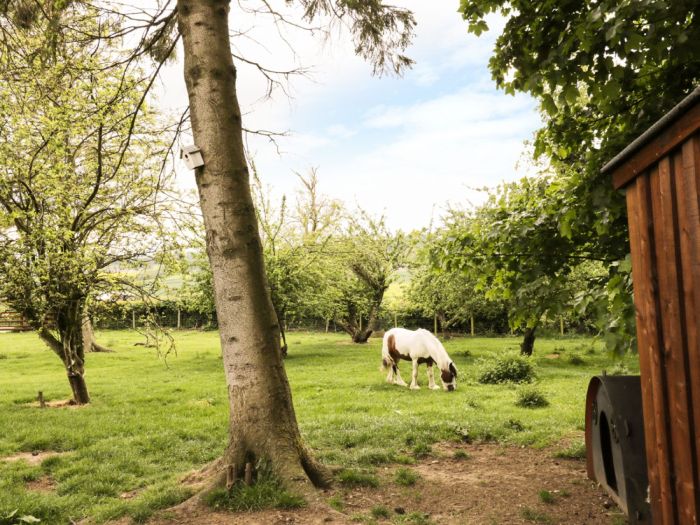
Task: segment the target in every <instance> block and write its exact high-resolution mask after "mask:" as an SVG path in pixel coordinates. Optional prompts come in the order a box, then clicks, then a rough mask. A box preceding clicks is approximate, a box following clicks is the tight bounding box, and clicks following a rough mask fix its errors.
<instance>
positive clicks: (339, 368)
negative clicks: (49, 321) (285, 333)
mask: <svg viewBox="0 0 700 525" xmlns="http://www.w3.org/2000/svg"><path fill="white" fill-rule="evenodd" d="M97 335H98V340H101V341H105V342H109V345H110V346H111V347H113V348H114V349H115V350H116V353H114V354H89V355H88V356H87V364H86V370H87V373H86V380H87V384H88V389H89V390H90V394H91V396H92V399H93V403H92V404H91V405H90V406H88V407H85V408H80V409H70V408H52V409H44V410H42V409H38V408H34V407H31V406H29V405H28V403H31V402H33V401H34V400H35V399H36V396H37V392H38V391H39V390H41V391H43V392H44V396H45V397H46V399H47V400H49V401H54V400H61V399H67V398H68V397H69V395H70V389H69V387H68V382H67V379H66V377H65V371H64V369H63V366H62V364H61V362H60V361H59V360H58V359H57V358H56V357H55V355H53V354H51V353H50V351H49V350H47V349H46V348H45V347H44V345H43V344H42V343H41V342H40V341H39V339H38V338H37V337H36V336H35V335H33V334H0V355H3V356H5V357H3V358H2V364H0V457H4V456H9V455H11V454H14V453H17V452H21V451H24V452H31V451H40V450H48V451H58V452H66V454H63V455H59V456H55V457H53V458H49V459H47V460H45V461H44V462H43V463H42V464H41V465H36V466H30V465H28V464H26V463H24V462H13V463H9V462H0V515H7V514H9V513H10V512H12V511H14V510H15V509H18V512H19V513H21V514H28V515H34V516H37V517H38V518H41V519H42V520H43V522H44V523H51V524H63V523H69V517H70V518H72V519H73V520H75V521H79V520H80V519H81V518H83V517H87V516H90V517H91V518H92V519H93V520H94V521H95V522H98V523H101V522H104V521H107V520H110V519H118V518H120V517H122V516H131V517H132V518H135V519H137V520H141V521H143V520H144V519H146V518H147V517H148V516H150V515H151V514H152V513H153V512H154V511H156V510H158V509H163V508H167V507H170V506H172V505H175V504H177V503H178V502H180V501H183V500H184V499H186V498H187V497H189V496H190V491H189V490H187V489H185V488H183V487H182V485H181V484H180V482H179V480H180V479H181V478H182V476H183V475H184V474H186V473H187V472H189V471H191V470H194V469H198V468H201V467H202V466H203V465H204V464H206V463H208V462H209V461H211V460H213V459H215V458H216V457H217V456H219V455H220V454H221V453H222V451H223V450H224V447H225V445H226V429H227V422H228V401H227V398H226V384H225V381H224V374H223V365H222V360H221V352H220V348H219V340H218V334H217V333H216V332H196V331H183V332H175V333H174V336H175V339H176V341H177V355H176V356H171V357H170V358H169V359H168V364H167V366H166V365H165V364H164V363H163V361H162V360H159V359H158V357H157V355H156V352H155V351H154V350H153V349H145V348H143V347H140V346H134V343H136V342H139V341H141V338H140V336H139V335H138V334H136V333H134V332H130V331H110V332H98V334H97ZM290 340H291V342H292V344H291V345H290V355H289V357H288V359H287V360H286V362H285V364H286V367H287V371H288V374H289V380H290V384H291V387H292V392H293V396H294V403H295V408H296V413H297V417H298V419H299V425H300V427H301V431H302V434H303V436H304V438H305V440H306V442H307V444H308V445H309V446H310V447H311V448H312V449H313V450H314V452H315V454H316V456H317V457H318V458H320V459H321V460H322V461H324V462H325V463H327V464H329V465H332V466H337V467H341V468H344V469H345V470H346V471H348V472H354V473H355V474H357V473H363V475H366V476H369V477H372V476H373V474H371V473H367V469H373V468H375V467H376V466H377V465H381V464H386V463H401V464H411V463H413V462H414V461H415V458H417V457H424V456H425V455H427V454H432V452H431V451H432V445H433V444H434V443H435V442H439V441H454V442H460V443H464V442H469V441H475V442H478V441H480V440H495V441H499V442H504V443H513V444H519V445H534V446H538V447H542V446H546V445H552V444H554V443H557V442H558V441H559V440H561V439H562V438H564V437H566V438H567V439H568V438H570V437H572V436H576V437H580V436H581V429H582V428H583V422H584V412H583V409H584V401H585V394H586V387H587V384H588V381H589V380H590V377H591V376H592V375H597V374H600V372H601V370H603V369H612V368H613V367H614V366H617V367H618V368H622V367H623V366H624V367H625V370H630V371H631V372H632V373H635V372H636V371H637V370H638V362H637V360H636V357H635V356H628V357H625V358H624V360H623V361H622V362H621V364H619V365H617V364H616V363H617V361H614V360H613V359H611V358H610V357H609V356H608V355H607V354H606V353H605V351H604V350H602V345H599V344H597V343H596V351H595V352H594V353H593V354H588V353H586V358H585V364H582V365H572V364H570V363H569V362H568V361H567V360H566V359H565V357H564V356H566V355H569V354H572V353H582V352H583V351H584V350H582V349H585V348H590V347H591V345H592V342H591V339H590V338H571V339H561V338H557V339H551V340H548V339H538V340H537V346H536V348H535V356H534V357H533V358H531V359H530V362H531V363H532V364H533V365H534V366H535V368H536V370H537V387H538V388H542V389H543V390H545V391H546V392H547V399H548V400H549V402H550V405H549V406H546V407H543V408H538V409H537V410H531V409H526V408H520V407H518V406H516V405H515V402H516V400H517V394H518V390H519V388H520V387H519V386H517V385H513V384H510V383H504V384H495V385H482V384H480V383H478V381H477V379H478V375H479V370H478V365H477V363H482V362H483V363H486V364H488V363H489V362H490V363H491V364H495V362H496V359H497V357H498V356H500V355H503V353H504V352H510V353H512V352H516V351H517V348H518V343H519V340H518V339H516V338H455V339H451V340H449V341H447V342H446V343H445V346H446V348H447V351H448V352H449V353H450V355H451V356H452V357H453V359H454V360H455V363H456V364H457V367H458V368H459V371H460V376H459V381H458V386H457V390H456V391H455V392H450V393H448V392H445V391H442V390H441V391H431V390H429V389H427V388H425V387H426V386H427V378H426V372H425V367H421V369H420V375H419V383H420V384H421V386H422V387H424V388H422V389H421V390H418V391H411V390H408V389H406V388H400V387H397V386H394V385H389V384H387V383H385V382H384V377H385V376H384V375H383V374H380V373H379V372H378V366H379V361H380V345H381V341H380V340H378V339H371V340H370V343H369V344H368V345H361V346H360V345H351V344H347V343H348V339H347V337H346V336H344V335H341V334H332V333H331V334H308V333H298V332H293V333H292V334H290ZM555 348H558V350H559V351H560V352H562V349H563V352H562V358H559V359H548V358H546V357H545V356H547V355H548V354H552V351H553V350H554V349H555ZM401 368H402V370H403V371H404V372H405V373H409V370H410V363H409V364H408V366H407V365H406V364H404V363H402V364H401ZM516 423H517V424H516ZM436 450H437V449H436ZM581 450H582V449H581V447H580V444H579V442H576V444H575V445H572V447H571V449H570V450H568V449H565V450H563V451H562V452H561V454H563V456H562V457H567V456H568V455H570V456H571V457H580V454H581ZM355 474H347V476H349V477H348V480H350V479H351V478H352V477H353V476H355ZM42 475H49V476H50V477H51V478H52V479H53V480H54V482H55V484H56V490H55V491H49V492H32V491H29V490H27V489H26V487H25V484H26V482H27V481H29V480H31V479H36V478H37V477H40V476H42ZM375 479H376V477H375ZM348 482H350V481H348ZM350 483H352V482H350ZM125 495H126V496H125ZM3 513H4V514H3Z"/></svg>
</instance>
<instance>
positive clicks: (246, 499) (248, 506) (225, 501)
mask: <svg viewBox="0 0 700 525" xmlns="http://www.w3.org/2000/svg"><path fill="white" fill-rule="evenodd" d="M204 503H206V504H207V505H208V506H209V507H211V508H213V509H218V510H229V511H234V512H236V511H252V510H262V509H271V508H274V509H298V508H301V507H304V506H305V505H306V502H305V501H304V498H302V497H301V496H298V495H296V494H292V493H291V492H289V491H288V490H287V489H286V488H285V487H284V486H283V485H282V483H281V482H280V481H279V480H278V479H277V478H276V477H275V476H274V475H273V474H272V472H271V470H270V468H269V467H267V465H263V466H262V468H259V470H258V479H257V480H256V481H255V483H254V484H252V485H246V484H245V483H243V482H240V481H239V482H238V483H237V484H236V485H234V486H233V488H232V490H231V491H230V492H229V491H228V490H226V489H225V488H220V489H214V490H212V491H211V492H209V493H208V494H206V495H205V496H204Z"/></svg>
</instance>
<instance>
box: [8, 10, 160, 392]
mask: <svg viewBox="0 0 700 525" xmlns="http://www.w3.org/2000/svg"><path fill="white" fill-rule="evenodd" d="M10 14H15V15H16V13H12V12H10ZM3 15H4V14H3V13H0V19H2V16H3ZM49 15H50V16H49ZM8 16H9V15H8ZM96 16H97V13H96V12H94V11H93V10H92V9H91V8H88V7H83V6H79V7H65V9H63V10H60V9H57V10H55V11H54V10H53V9H52V10H50V13H49V14H47V15H46V16H44V17H40V16H38V15H37V17H36V19H35V20H33V21H32V23H31V24H25V25H24V26H22V27H23V29H22V30H21V34H19V33H18V35H16V36H18V38H17V40H16V41H17V42H20V43H21V45H22V46H23V47H16V48H13V49H10V50H5V51H7V52H6V53H4V54H1V55H0V166H1V167H2V168H1V169H2V176H0V297H3V300H4V301H5V302H7V303H8V304H9V305H11V306H12V308H14V309H15V310H17V311H18V312H20V313H21V314H22V315H23V316H24V318H25V319H26V320H27V321H28V323H29V324H30V325H31V326H32V327H33V328H34V329H35V330H37V332H38V334H39V336H40V337H41V339H42V340H43V341H44V342H45V343H46V344H47V345H48V346H49V348H50V349H51V350H53V351H54V353H55V354H56V355H57V356H58V357H59V358H60V359H61V361H62V362H63V364H64V366H65V369H66V373H67V375H68V380H69V382H70V385H71V389H72V392H73V400H74V401H75V402H76V403H87V402H89V399H90V397H89V394H88V389H87V385H86V383H85V379H84V376H83V374H84V365H85V352H86V346H87V347H88V348H90V347H91V346H92V339H91V336H92V330H91V326H88V325H87V324H86V319H87V318H86V306H87V304H88V300H89V298H91V297H92V298H94V297H98V296H100V295H102V294H109V293H112V292H113V291H114V290H115V289H119V288H124V287H130V286H134V283H133V282H129V279H128V275H127V274H125V273H116V272H115V271H114V270H115V269H116V268H118V267H121V268H124V267H126V266H128V265H130V264H132V263H134V264H139V263H141V262H144V261H146V260H148V259H150V258H152V257H153V256H155V254H156V252H157V251H158V250H159V248H160V247H161V244H160V243H159V242H158V233H159V230H160V226H161V224H160V219H161V213H162V212H163V211H164V200H165V197H164V194H163V190H164V187H165V185H166V184H167V180H166V179H165V178H163V174H162V165H161V164H162V159H163V158H164V152H165V149H166V148H165V146H164V145H163V144H162V142H161V141H160V140H159V139H158V133H159V131H160V130H157V129H156V127H155V121H154V120H153V118H152V117H147V116H143V118H137V117H139V116H140V115H142V111H143V109H144V108H143V102H144V101H143V98H142V92H141V91H140V88H141V86H142V83H143V81H142V80H141V78H140V77H139V76H138V73H139V72H138V70H134V69H130V68H129V67H128V66H122V67H121V68H113V67H108V66H107V64H108V63H109V64H111V63H112V60H114V59H115V54H116V51H115V50H114V48H112V47H110V45H108V44H106V43H105V42H102V41H97V42H94V43H90V42H89V41H86V40H85V35H86V34H100V31H103V30H104V29H103V27H102V26H100V25H98V24H97V23H96V21H95V19H96ZM52 24H53V25H52ZM49 26H51V27H49ZM56 27H60V28H62V29H61V32H60V34H59V33H56V32H55V31H58V30H57V29H56ZM47 34H52V35H53V37H54V39H52V40H51V42H50V43H51V45H49V46H45V45H43V44H44V43H45V37H46V35H47ZM87 339H90V340H89V341H88V340H87Z"/></svg>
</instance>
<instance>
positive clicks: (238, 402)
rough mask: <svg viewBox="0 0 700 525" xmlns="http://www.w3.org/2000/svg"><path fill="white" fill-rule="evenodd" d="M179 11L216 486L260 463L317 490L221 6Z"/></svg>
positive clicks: (318, 473)
mask: <svg viewBox="0 0 700 525" xmlns="http://www.w3.org/2000/svg"><path fill="white" fill-rule="evenodd" d="M177 10H178V25H179V29H180V34H181V35H182V38H183V44H184V62H185V65H184V74H185V82H186V85H187V92H188V95H189V102H190V115H191V122H192V133H193V136H194V140H195V144H196V145H197V146H198V147H199V148H200V149H201V152H202V155H203V158H204V166H202V167H199V168H196V171H195V178H196V181H197V188H198V190H199V199H200V205H201V208H202V215H203V218H204V226H205V231H206V246H207V255H208V257H209V262H210V264H211V268H212V276H213V279H212V280H213V285H214V299H215V304H216V312H217V318H218V322H219V335H220V338H221V346H222V353H223V361H224V369H225V375H226V383H227V386H228V392H229V408H230V416H229V443H228V446H227V448H226V451H225V452H224V457H223V460H222V461H221V462H219V468H218V469H217V472H216V476H215V484H217V485H223V484H224V483H225V479H226V470H227V465H231V466H232V467H233V468H234V469H235V471H236V474H237V477H238V479H240V478H242V477H243V476H244V469H245V464H246V463H248V462H250V463H253V464H255V462H256V461H257V460H260V459H263V460H267V461H269V463H270V465H271V467H272V468H273V469H274V471H275V473H276V474H277V476H278V477H279V478H280V479H282V480H283V482H287V483H288V484H294V485H296V486H297V487H299V488H301V487H304V488H306V487H309V483H308V481H309V480H311V482H312V483H314V484H315V485H317V486H322V485H325V484H326V482H327V479H328V477H327V474H326V471H325V469H323V468H322V467H321V466H320V465H319V464H318V463H316V462H315V460H314V459H313V458H312V457H311V455H310V454H309V452H308V451H307V449H306V448H305V447H304V445H303V443H302V440H301V436H300V433H299V429H298V426H297V421H296V415H295V413H294V407H293V405H292V396H291V391H290V388H289V382H288V381H287V375H286V372H285V370H284V366H283V364H282V354H281V351H280V334H279V323H278V320H277V318H276V315H275V312H274V309H273V306H272V302H271V300H270V296H269V292H268V286H267V279H266V277H265V270H264V266H263V253H262V245H261V242H260V235H259V233H258V224H257V218H256V215H255V209H254V207H253V200H252V197H251V192H250V185H249V174H248V166H247V163H246V159H245V152H244V148H243V139H242V128H241V113H240V109H239V106H238V100H237V96H236V88H235V82H236V69H235V67H234V65H233V60H232V57H231V50H230V43H229V28H228V11H229V0H208V1H202V0H200V1H197V0H178V2H177Z"/></svg>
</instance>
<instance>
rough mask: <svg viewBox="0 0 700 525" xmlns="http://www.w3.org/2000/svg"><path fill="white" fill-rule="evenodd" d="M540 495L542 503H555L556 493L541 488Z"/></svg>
mask: <svg viewBox="0 0 700 525" xmlns="http://www.w3.org/2000/svg"><path fill="white" fill-rule="evenodd" d="M538 495H539V497H540V501H541V502H542V503H547V504H548V505H551V504H552V503H554V499H555V498H554V494H552V493H551V492H549V491H548V490H540V492H539V494H538Z"/></svg>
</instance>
